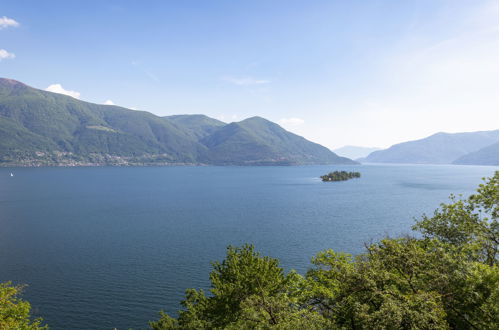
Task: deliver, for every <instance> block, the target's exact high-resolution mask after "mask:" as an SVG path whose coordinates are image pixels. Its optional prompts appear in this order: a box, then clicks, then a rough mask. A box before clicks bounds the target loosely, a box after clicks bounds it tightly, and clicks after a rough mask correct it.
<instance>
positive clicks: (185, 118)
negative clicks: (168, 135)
mask: <svg viewBox="0 0 499 330" xmlns="http://www.w3.org/2000/svg"><path fill="white" fill-rule="evenodd" d="M163 118H165V119H167V120H169V121H170V122H173V123H174V124H175V125H177V126H178V127H179V128H181V129H182V130H184V132H185V133H187V134H188V135H189V136H191V137H192V138H194V139H195V140H200V139H202V138H204V137H206V136H208V135H210V134H212V133H214V132H215V131H216V130H217V129H218V128H220V127H222V126H225V125H227V124H226V123H224V122H223V121H220V120H217V119H213V118H210V117H208V116H205V115H173V116H166V117H163Z"/></svg>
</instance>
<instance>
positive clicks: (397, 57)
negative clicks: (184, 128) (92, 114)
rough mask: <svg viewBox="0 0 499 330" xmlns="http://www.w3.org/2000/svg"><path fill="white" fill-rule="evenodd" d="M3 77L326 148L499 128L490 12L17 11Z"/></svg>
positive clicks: (100, 4)
mask: <svg viewBox="0 0 499 330" xmlns="http://www.w3.org/2000/svg"><path fill="white" fill-rule="evenodd" d="M0 76H1V77H8V78H13V79H16V80H20V81H22V82H24V83H27V84H28V85H31V86H33V87H37V88H40V89H46V88H48V87H49V86H51V87H50V90H52V91H59V92H65V91H72V92H73V93H72V95H73V96H76V97H79V98H80V99H82V100H85V101H90V102H95V103H105V102H106V101H111V102H112V103H114V104H116V105H121V106H124V107H128V108H134V109H140V110H147V111H150V112H153V113H155V114H158V115H170V114H181V113H204V114H206V115H209V116H212V117H215V118H218V119H222V120H224V121H226V122H230V121H237V120H241V119H244V118H247V117H251V116H254V115H258V116H263V117H265V118H268V119H270V120H273V121H275V122H278V123H280V124H281V125H282V126H284V127H285V128H287V129H289V130H291V131H293V132H296V133H298V134H300V135H303V136H305V137H306V138H308V139H311V140H313V141H316V142H319V143H321V144H323V145H325V146H328V147H330V148H336V147H340V146H343V145H347V144H350V145H363V146H379V147H386V146H389V145H391V144H394V143H398V142H402V141H405V140H410V139H416V138H421V137H424V136H427V135H430V134H433V133H435V132H438V131H447V132H458V131H473V130H487V129H499V125H498V123H499V1H497V0H494V1H490V0H488V1H480V0H473V1H458V0H449V1H443V0H428V1H424V0H420V1H395V0H392V1H292V0H288V1H272V0H262V1H257V0H252V1H230V0H228V1H215V0H214V1H206V0H204V1H189V0H186V1H89V0H86V1H53V0H51V1H23V0H15V1H10V0H2V3H1V5H0Z"/></svg>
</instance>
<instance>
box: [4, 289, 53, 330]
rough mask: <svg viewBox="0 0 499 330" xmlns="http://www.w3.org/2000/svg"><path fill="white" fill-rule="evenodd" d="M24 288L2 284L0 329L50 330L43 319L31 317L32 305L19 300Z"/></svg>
mask: <svg viewBox="0 0 499 330" xmlns="http://www.w3.org/2000/svg"><path fill="white" fill-rule="evenodd" d="M21 291H22V287H21V286H15V285H12V283H10V282H6V283H0V329H2V330H4V329H5V330H10V329H16V330H34V329H48V327H47V326H42V325H41V322H42V320H41V319H35V320H33V319H32V318H31V316H30V311H31V305H30V304H29V302H27V301H25V300H22V299H21V298H19V295H20V294H21Z"/></svg>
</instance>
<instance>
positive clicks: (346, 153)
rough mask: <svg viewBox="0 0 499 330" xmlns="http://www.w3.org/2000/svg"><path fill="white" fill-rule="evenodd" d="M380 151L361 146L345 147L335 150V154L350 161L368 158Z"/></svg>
mask: <svg viewBox="0 0 499 330" xmlns="http://www.w3.org/2000/svg"><path fill="white" fill-rule="evenodd" d="M376 150H380V148H374V147H359V146H344V147H341V148H338V149H333V152H334V153H335V154H337V155H339V156H343V157H347V158H350V159H358V158H363V157H366V156H368V155H369V154H370V153H371V152H373V151H376Z"/></svg>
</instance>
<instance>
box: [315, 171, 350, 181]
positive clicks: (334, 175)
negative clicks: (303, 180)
mask: <svg viewBox="0 0 499 330" xmlns="http://www.w3.org/2000/svg"><path fill="white" fill-rule="evenodd" d="M355 178H360V173H359V172H347V171H334V172H330V173H329V174H326V175H322V176H321V179H322V181H324V182H328V181H346V180H350V179H355Z"/></svg>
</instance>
